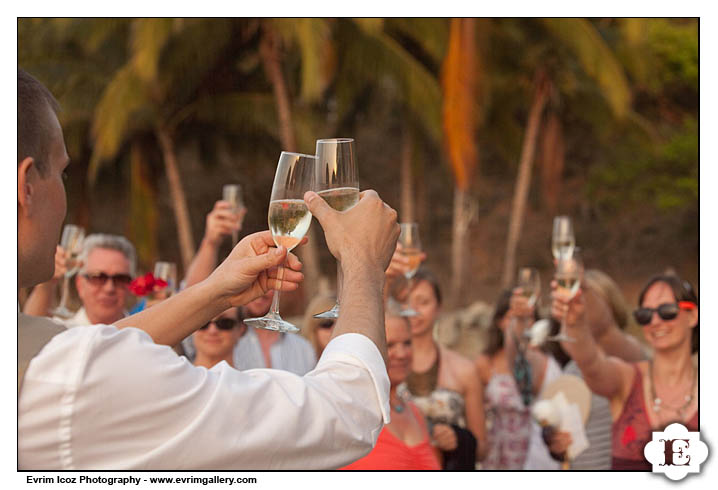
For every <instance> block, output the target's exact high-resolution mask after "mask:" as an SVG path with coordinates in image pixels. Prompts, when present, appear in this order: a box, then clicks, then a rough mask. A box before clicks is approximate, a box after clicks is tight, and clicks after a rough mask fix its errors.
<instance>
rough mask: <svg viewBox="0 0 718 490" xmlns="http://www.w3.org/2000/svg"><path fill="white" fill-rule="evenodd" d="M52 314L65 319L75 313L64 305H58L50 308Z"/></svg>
mask: <svg viewBox="0 0 718 490" xmlns="http://www.w3.org/2000/svg"><path fill="white" fill-rule="evenodd" d="M52 315H53V316H57V317H60V318H65V319H67V318H72V317H73V316H75V313H74V312H72V311H70V310H68V309H67V308H65V307H64V306H58V307H57V308H55V309H54V310H52Z"/></svg>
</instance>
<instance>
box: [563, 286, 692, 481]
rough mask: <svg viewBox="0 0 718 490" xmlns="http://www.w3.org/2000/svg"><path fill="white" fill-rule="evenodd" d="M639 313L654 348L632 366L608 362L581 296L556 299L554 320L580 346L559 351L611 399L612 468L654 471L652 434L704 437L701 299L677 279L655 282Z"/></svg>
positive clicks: (593, 387) (643, 295)
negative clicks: (647, 454)
mask: <svg viewBox="0 0 718 490" xmlns="http://www.w3.org/2000/svg"><path fill="white" fill-rule="evenodd" d="M638 303H639V305H640V306H639V308H638V309H636V310H635V311H634V312H633V315H634V318H635V320H636V322H638V324H639V325H642V326H643V332H644V336H645V338H646V341H647V342H648V343H649V344H650V346H651V347H652V348H653V351H654V356H653V359H652V360H648V361H640V362H635V363H629V362H626V361H624V360H621V359H619V358H617V357H608V356H606V355H605V354H604V353H603V351H602V350H601V349H600V348H599V347H598V345H597V344H596V341H595V340H594V339H593V336H592V335H591V332H590V330H589V327H588V325H587V324H586V320H585V318H586V314H585V302H584V299H583V297H582V295H581V294H580V293H579V294H578V295H576V297H575V298H574V299H573V300H571V301H570V302H566V301H565V300H564V299H562V298H561V295H559V294H555V289H554V294H553V303H552V306H551V310H552V314H553V315H554V316H555V317H557V318H558V319H559V320H560V319H563V318H564V317H565V318H566V332H565V333H566V334H567V335H568V336H569V337H573V339H575V341H574V342H563V343H562V344H561V346H562V347H563V348H564V350H566V352H567V353H568V354H569V355H570V356H571V357H572V358H573V359H574V361H576V364H578V367H579V368H580V369H581V372H582V373H583V376H584V380H585V381H586V383H587V384H588V386H589V388H591V390H592V391H593V392H594V393H596V394H598V395H600V396H604V397H606V398H608V399H609V402H610V407H611V416H612V419H613V425H612V447H613V456H612V464H611V467H612V469H614V470H646V471H650V470H651V468H652V467H651V464H650V463H648V462H647V461H646V460H645V458H644V456H643V448H644V447H645V446H646V444H647V443H648V442H649V441H650V440H651V438H652V434H651V433H652V432H653V431H661V430H663V429H664V428H665V427H666V426H668V425H670V424H671V423H673V422H679V423H681V424H683V425H684V426H686V427H687V428H688V430H689V431H696V430H698V385H697V381H698V370H697V367H696V365H695V363H694V361H693V357H692V355H693V353H694V352H697V350H698V298H697V296H696V294H695V292H694V291H693V288H692V287H691V285H690V284H689V283H688V282H687V281H682V280H681V279H679V278H678V277H676V276H669V275H662V276H655V277H653V278H652V279H651V280H650V281H648V283H647V284H646V286H645V287H644V288H643V290H642V291H641V294H640V295H639V301H638Z"/></svg>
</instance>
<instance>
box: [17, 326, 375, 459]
mask: <svg viewBox="0 0 718 490" xmlns="http://www.w3.org/2000/svg"><path fill="white" fill-rule="evenodd" d="M382 419H383V420H382ZM382 421H383V422H386V423H388V422H389V378H388V376H387V373H386V368H385V365H384V362H383V359H382V357H381V355H380V353H379V350H378V349H377V347H376V346H375V345H374V343H373V342H372V341H371V340H369V339H368V338H367V337H365V336H363V335H359V334H345V335H341V336H339V337H337V338H335V339H333V340H332V341H331V342H330V343H329V345H328V346H327V348H326V349H325V350H324V353H323V354H322V357H321V359H320V360H319V362H318V364H317V367H316V368H315V369H314V370H313V371H311V372H309V373H307V374H306V375H305V376H303V377H299V376H297V375H295V374H292V373H289V372H286V371H280V370H273V369H252V370H248V371H237V370H236V369H233V368H231V367H230V366H229V365H228V364H227V363H226V362H224V361H223V362H220V363H219V364H217V365H215V366H214V367H213V368H212V369H210V370H207V369H205V368H202V367H195V366H193V365H192V364H190V363H189V361H188V360H187V359H186V358H184V357H181V356H177V355H176V354H175V353H174V352H173V351H172V349H170V348H169V347H166V346H160V345H157V344H155V343H154V342H153V341H152V339H151V338H150V337H149V335H147V334H146V333H145V332H144V331H142V330H138V329H135V328H125V329H121V330H118V329H117V328H116V327H114V326H108V325H93V326H86V327H76V328H72V329H69V330H68V331H67V332H63V333H61V334H59V335H57V336H55V337H54V338H53V339H52V340H51V341H50V342H49V343H48V344H47V345H46V346H45V347H44V348H43V349H42V350H41V351H40V353H39V354H38V355H37V356H35V358H33V360H32V361H31V362H30V365H29V366H28V368H27V371H26V372H25V378H24V382H23V385H22V390H21V391H20V395H19V400H18V467H19V468H20V469H23V470H28V469H37V470H40V469H44V470H49V469H56V470H77V469H88V470H89V469H100V470H119V469H123V470H129V469H152V470H180V469H214V470H222V469H240V470H241V469H248V470H251V469H330V468H338V467H341V466H344V465H346V464H348V463H350V462H352V461H355V460H356V459H359V458H361V457H362V456H364V455H365V454H367V453H368V452H369V451H370V450H371V448H372V446H373V445H374V444H375V443H376V439H377V437H378V435H379V432H380V431H381V429H382Z"/></svg>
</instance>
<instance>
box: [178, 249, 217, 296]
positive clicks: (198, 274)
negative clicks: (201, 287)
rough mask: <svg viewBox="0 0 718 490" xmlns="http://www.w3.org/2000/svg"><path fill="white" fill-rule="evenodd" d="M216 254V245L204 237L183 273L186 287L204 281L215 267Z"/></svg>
mask: <svg viewBox="0 0 718 490" xmlns="http://www.w3.org/2000/svg"><path fill="white" fill-rule="evenodd" d="M218 254H219V246H218V245H216V244H214V243H211V242H210V241H209V240H207V239H206V238H205V239H204V240H202V243H201V244H200V246H199V250H197V253H196V254H195V256H194V258H193V259H192V262H191V263H190V265H189V267H188V268H187V273H186V274H185V283H186V284H187V287H189V286H192V285H194V284H197V283H199V282H201V281H204V280H205V279H207V278H208V277H209V275H210V274H211V273H212V271H213V270H214V269H215V267H217V261H218Z"/></svg>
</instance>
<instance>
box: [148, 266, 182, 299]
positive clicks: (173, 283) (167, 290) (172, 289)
mask: <svg viewBox="0 0 718 490" xmlns="http://www.w3.org/2000/svg"><path fill="white" fill-rule="evenodd" d="M152 275H153V276H154V278H155V279H161V280H163V281H164V282H166V283H167V286H166V287H164V288H163V289H161V290H159V291H154V292H153V296H154V298H155V299H167V298H169V297H170V296H172V295H173V294H175V293H176V292H177V289H178V287H177V264H175V263H174V262H155V270H154V273H153V274H152Z"/></svg>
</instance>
